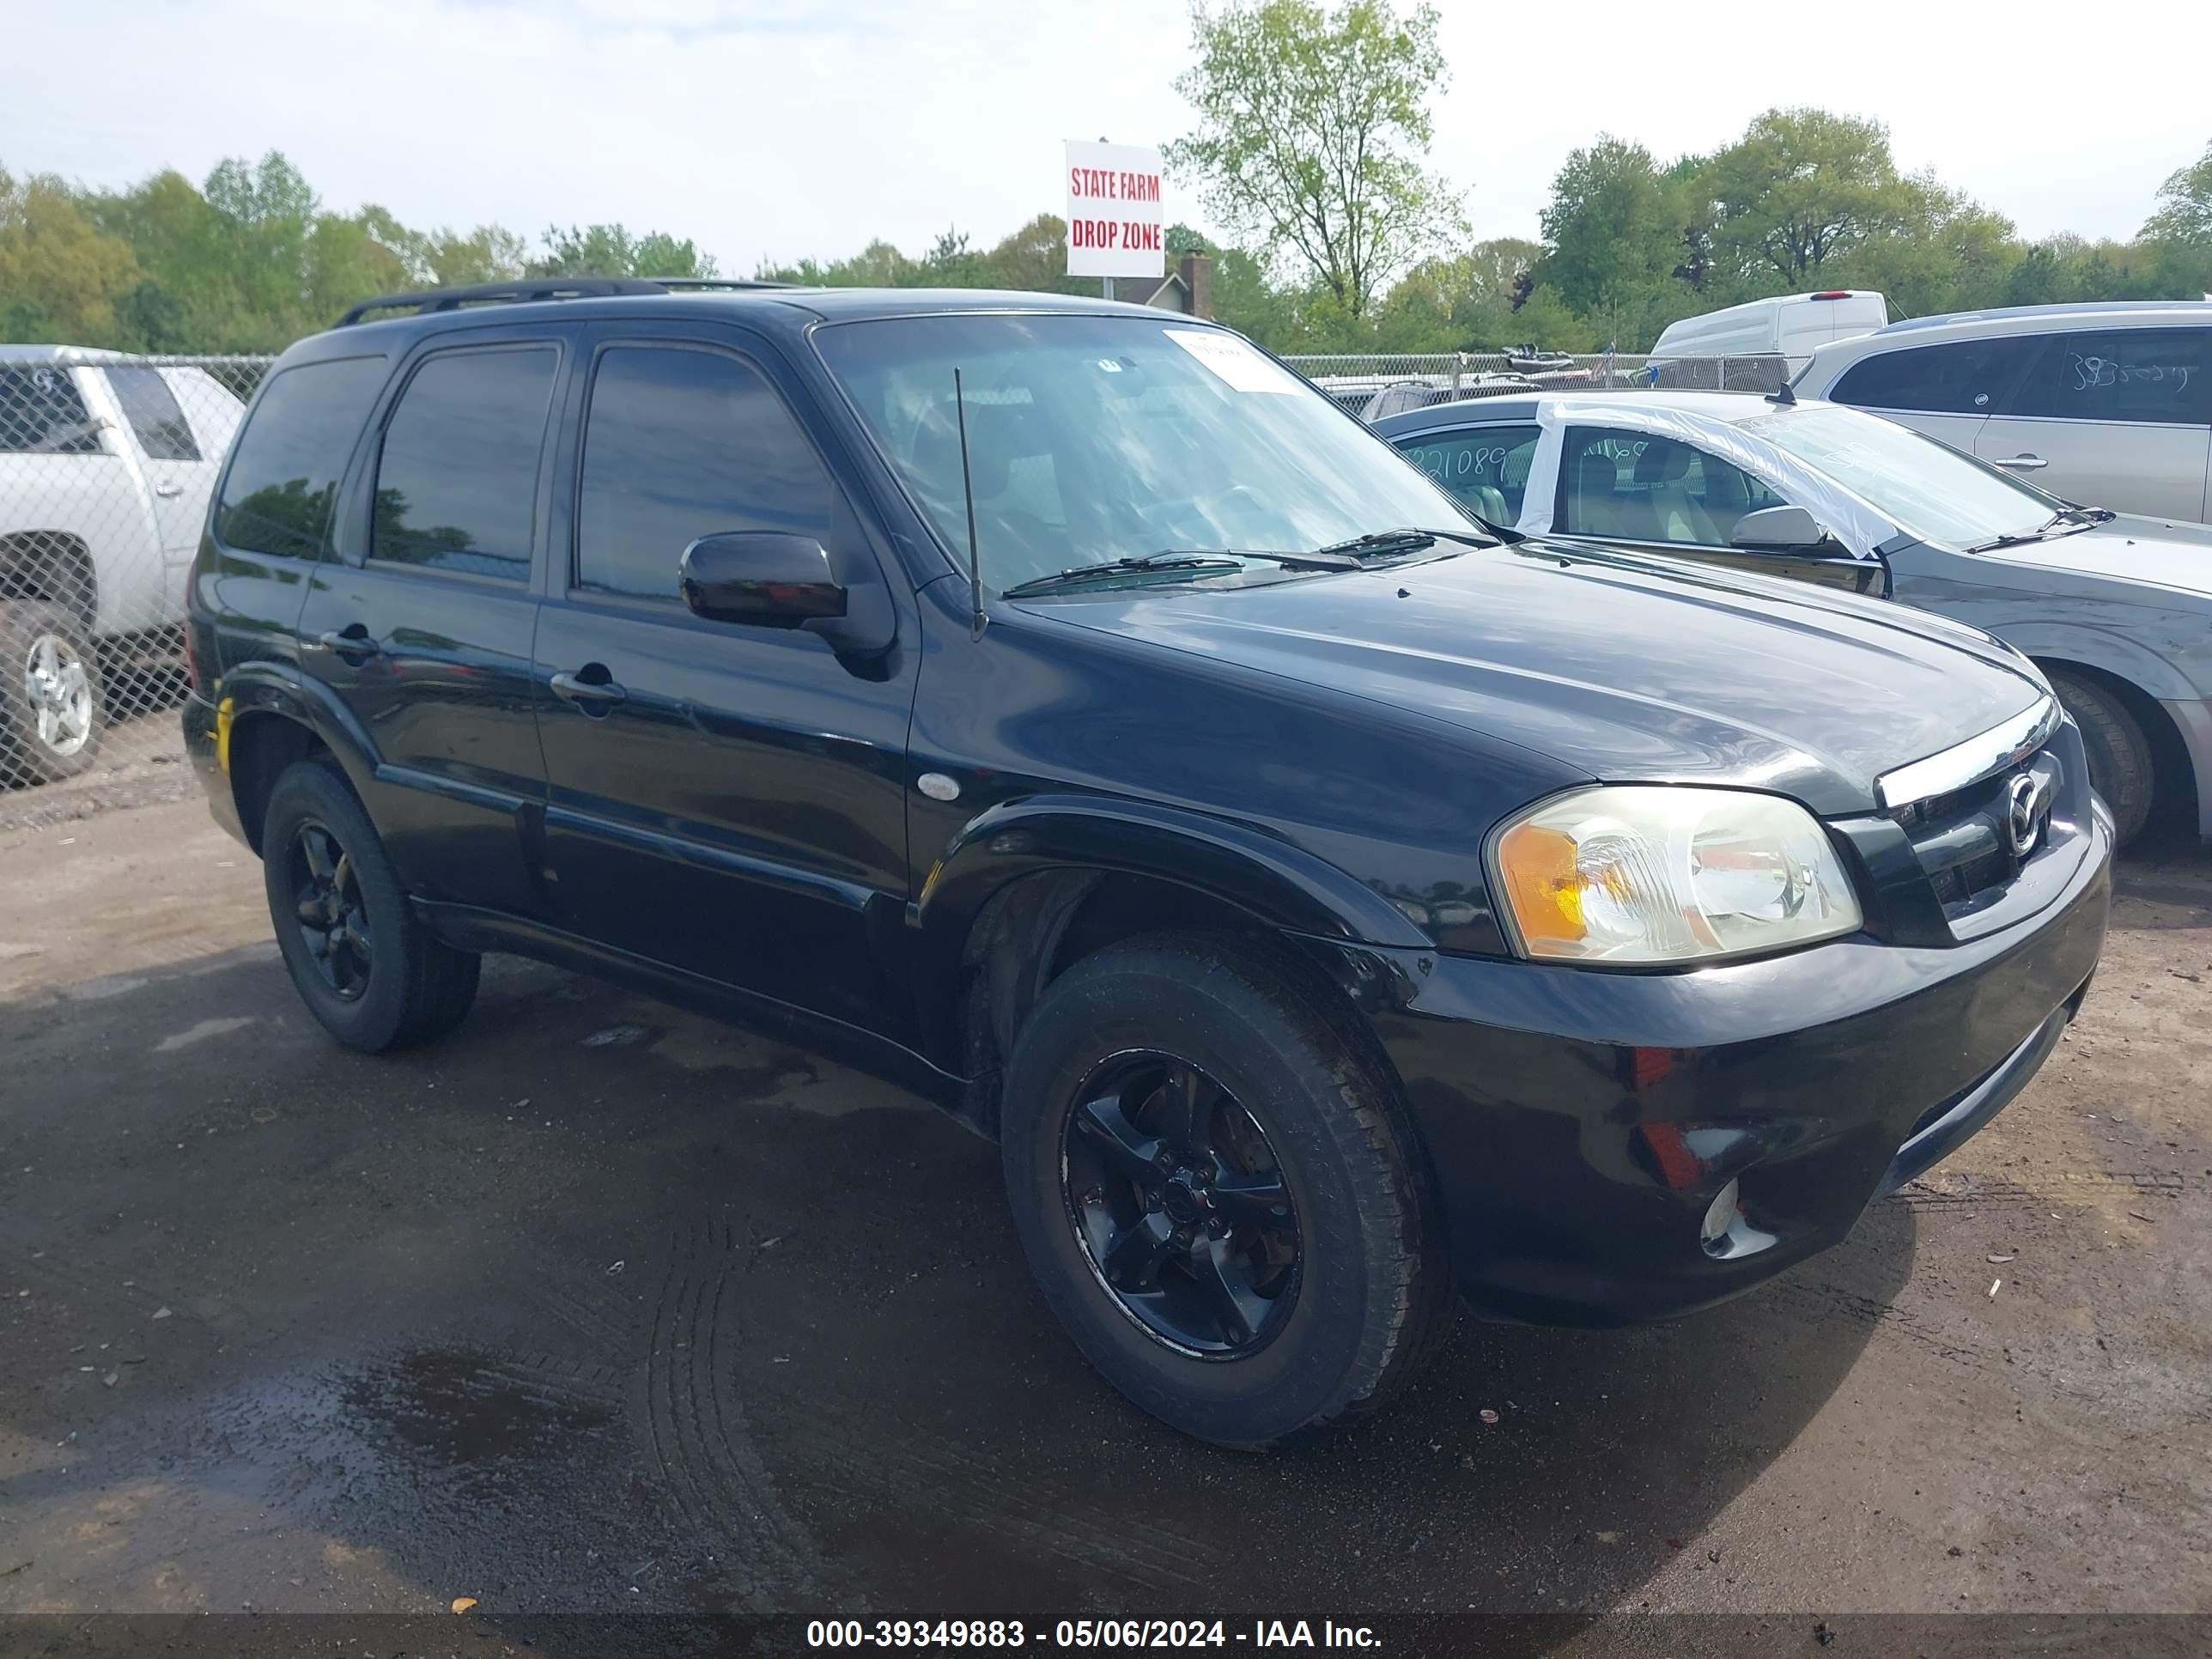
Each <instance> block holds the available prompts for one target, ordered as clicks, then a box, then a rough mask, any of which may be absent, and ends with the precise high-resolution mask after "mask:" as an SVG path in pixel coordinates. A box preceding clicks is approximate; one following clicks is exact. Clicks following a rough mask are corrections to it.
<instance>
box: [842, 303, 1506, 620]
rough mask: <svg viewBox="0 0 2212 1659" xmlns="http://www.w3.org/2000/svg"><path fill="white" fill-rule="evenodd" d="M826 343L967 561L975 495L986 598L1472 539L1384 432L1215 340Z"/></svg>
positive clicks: (1105, 334)
mask: <svg viewBox="0 0 2212 1659" xmlns="http://www.w3.org/2000/svg"><path fill="white" fill-rule="evenodd" d="M814 339H815V342H816V344H817V349H819V350H820V352H821V354H822V356H823V360H824V362H827V364H828V365H829V369H830V371H831V372H832V374H835V375H836V378H837V380H838V382H839V383H840V385H841V386H842V387H843V388H844V390H845V392H846V393H847V395H848V397H849V398H851V400H852V402H853V404H854V407H855V408H856V409H857V410H858V411H859V413H860V419H861V421H862V422H864V423H865V424H866V426H867V427H868V428H869V430H870V432H871V434H872V436H873V437H874V439H875V441H876V443H877V445H878V447H879V448H880V449H881V450H882V452H883V453H884V457H885V459H887V460H888V461H889V462H890V465H891V467H892V469H893V470H894V471H896V473H897V474H898V476H899V477H900V479H901V481H902V483H904V485H905V486H906V488H907V490H908V494H909V495H912V497H913V498H914V500H915V502H916V504H917V505H918V506H919V507H921V510H922V512H923V513H925V514H926V515H927V518H928V519H929V520H930V522H931V524H932V525H933V527H934V528H935V530H936V531H937V532H938V535H939V538H941V540H942V541H943V543H944V544H945V547H947V548H948V549H950V550H952V551H953V552H954V554H955V555H956V556H957V557H958V559H959V562H960V563H961V564H962V565H963V566H964V565H965V564H966V562H967V551H968V520H967V501H968V499H969V490H970V489H971V488H972V492H973V499H974V501H975V541H976V550H977V558H978V562H980V564H981V568H982V576H983V583H984V586H986V587H989V588H994V589H999V590H1004V589H1006V588H1008V587H1012V586H1016V585H1017V584H1018V583H1021V582H1024V581H1029V580H1035V579H1036V578H1038V577H1042V576H1046V575H1049V574H1053V573H1054V572H1057V571H1061V570H1066V569H1068V568H1073V567H1075V566H1079V565H1091V564H1098V563H1104V562H1109V561H1112V560H1115V559H1121V558H1132V557H1142V556H1146V555H1149V554H1154V553H1183V552H1194V551H1195V552H1205V553H1215V554H1222V555H1225V556H1234V555H1235V554H1237V552H1238V551H1239V550H1250V551H1253V552H1261V551H1267V552H1281V551H1290V552H1311V551H1312V550H1315V549H1316V548H1317V547H1322V546H1327V545H1328V544H1333V543H1337V542H1341V541H1346V540H1348V539H1350V538H1354V537H1357V536H1361V535H1364V534H1366V533H1369V532H1373V531H1377V530H1385V529H1395V528H1398V527H1401V526H1407V527H1419V526H1430V527H1441V528H1445V529H1449V530H1453V531H1455V532H1460V533H1462V534H1473V533H1479V532H1477V530H1476V526H1474V525H1472V524H1470V523H1469V522H1468V520H1467V518H1466V516H1465V515H1464V514H1463V513H1461V512H1459V511H1458V509H1457V508H1456V507H1455V506H1454V505H1453V503H1452V501H1451V498H1450V497H1449V495H1446V494H1445V493H1444V492H1443V491H1442V490H1441V489H1438V488H1437V486H1436V485H1435V484H1433V483H1431V482H1430V481H1429V480H1428V479H1426V478H1425V477H1421V476H1420V475H1419V473H1417V472H1416V471H1413V469H1412V468H1410V467H1408V466H1407V465H1404V464H1403V463H1402V462H1401V460H1400V459H1398V457H1396V456H1395V455H1394V454H1392V453H1391V452H1390V449H1389V446H1388V445H1387V444H1386V443H1385V442H1383V441H1382V440H1380V439H1379V438H1377V437H1376V435H1374V434H1373V433H1371V432H1370V431H1368V430H1367V429H1366V428H1364V427H1362V426H1360V425H1358V423H1357V422H1352V421H1349V420H1346V418H1345V416H1343V414H1342V413H1341V412H1340V411H1339V410H1337V409H1335V408H1334V407H1333V406H1332V405H1331V404H1330V403H1329V401H1328V398H1326V397H1324V396H1323V395H1322V393H1321V392H1318V391H1316V389H1315V388H1314V387H1313V386H1310V385H1309V384H1307V383H1306V382H1305V381H1304V380H1300V379H1299V378H1298V377H1297V376H1296V375H1294V374H1291V373H1290V372H1289V371H1288V370H1286V369H1284V368H1280V367H1279V366H1278V365H1277V364H1275V363H1274V362H1272V361H1270V360H1269V359H1268V358H1267V357H1266V356H1263V355H1262V354H1261V353H1260V352H1259V351H1258V350H1256V349H1254V348H1252V347H1251V346H1249V345H1247V344H1246V343H1244V342H1243V340H1242V339H1240V338H1239V337H1237V336H1235V335H1233V334H1230V333H1228V332H1226V331H1223V330H1220V329H1213V328H1204V327H1194V326H1192V325H1188V323H1184V322H1182V321H1181V320H1180V319H1164V320H1161V321H1158V322H1155V321H1153V320H1152V319H1139V318H1132V317H1114V316H1086V315H1083V314H1080V313H1049V314H1043V315H1036V314H1030V315H1006V314H1003V313H1001V314H994V315H981V314H975V315H961V316H936V317H896V318H884V319H872V320H869V321H866V322H852V323H841V324H836V325H830V326H827V327H823V328H818V329H817V330H816V331H815V335H814ZM955 368H957V369H958V370H959V371H960V376H961V406H960V407H956V405H955V401H954V396H953V379H952V374H953V370H954V369H955ZM963 412H964V414H965V416H966V427H967V440H968V441H967V460H968V465H967V469H966V477H965V478H964V479H963V471H962V466H961V441H960V430H961V422H960V416H961V415H962V414H963ZM1246 572H1249V573H1252V579H1253V580H1261V579H1273V578H1274V577H1276V576H1277V575H1278V574H1280V572H1279V567H1277V566H1274V565H1273V564H1270V563H1268V562H1265V561H1261V560H1256V559H1255V560H1252V561H1249V562H1244V561H1235V562H1234V563H1233V564H1232V567H1231V570H1230V571H1229V573H1228V574H1229V576H1230V577H1231V578H1233V579H1235V580H1239V581H1241V580H1244V574H1243V573H1246ZM1176 579H1177V580H1180V579H1181V578H1176ZM1109 580H1119V578H1109ZM1128 580H1132V581H1141V580H1150V578H1147V577H1146V576H1143V575H1140V574H1134V573H1132V574H1130V575H1129V577H1128Z"/></svg>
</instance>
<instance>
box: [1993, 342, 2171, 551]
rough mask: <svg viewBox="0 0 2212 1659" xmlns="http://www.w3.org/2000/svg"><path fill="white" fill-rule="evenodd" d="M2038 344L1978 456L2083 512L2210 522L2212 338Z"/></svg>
mask: <svg viewBox="0 0 2212 1659" xmlns="http://www.w3.org/2000/svg"><path fill="white" fill-rule="evenodd" d="M2039 345H2040V346H2041V348H2042V349H2041V350H2040V351H2039V353H2038V355H2037V356H2036V358H2035V360H2034V362H2033V366H2032V367H2031V368H2030V369H2029V371H2028V373H2027V374H2026V375H2025V376H2024V377H2023V379H2022V380H2021V384H2020V385H2019V386H2018V387H2016V388H2015V391H2014V392H2013V394H2012V396H2011V397H2010V398H2008V400H2007V401H2006V403H2005V404H2004V406H2003V407H2002V409H2000V410H1998V412H1997V413H1996V415H1995V416H1993V417H1992V418H1991V419H1990V422H1989V423H1988V424H1987V425H1986V426H1985V427H1984V428H1982V430H1981V432H1980V433H1979V434H1978V436H1977V437H1976V439H1975V441H1974V453H1976V454H1977V455H1979V456H1980V457H1981V458H1982V459H1984V460H1986V461H1991V462H1994V463H1995V464H1996V465H1999V466H2002V467H2005V468H2007V469H2008V470H2011V471H2017V472H2018V473H2019V474H2020V476H2021V477H2023V478H2025V479H2027V481H2028V482H2029V483H2033V484H2036V485H2038V486H2039V487H2041V488H2042V489H2048V490H2050V491H2051V492H2052V493H2053V494H2055V495H2063V496H2064V497H2066V499H2067V500H2069V501H2080V502H2081V503H2083V504H2084V505H2085V506H2089V507H2112V508H2114V509H2116V510H2118V511H2119V512H2122V513H2151V514H2154V515H2156V516H2159V517H2162V518H2172V519H2191V520H2196V519H2202V518H2203V517H2204V516H2205V513H2206V511H2207V501H2206V498H2205V485H2206V475H2207V469H2208V466H2209V465H2212V328H2130V329H2120V328H2108V329H2094V330H2081V331H2075V332H2074V333H2071V334H2063V335H2053V336H2050V337H2045V338H2043V339H2042V340H2040V341H2039Z"/></svg>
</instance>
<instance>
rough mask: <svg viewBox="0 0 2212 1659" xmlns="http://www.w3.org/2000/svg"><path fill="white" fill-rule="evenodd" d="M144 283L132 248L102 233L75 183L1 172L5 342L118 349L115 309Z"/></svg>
mask: <svg viewBox="0 0 2212 1659" xmlns="http://www.w3.org/2000/svg"><path fill="white" fill-rule="evenodd" d="M139 282H140V276H139V271H138V262H137V260H136V259H135V258H132V257H131V246H130V244H129V243H127V242H125V241H124V240H121V239H120V238H118V237H114V236H109V235H105V234H102V233H101V232H100V228H99V227H98V226H96V225H94V223H93V222H92V221H91V220H90V219H88V218H87V217H86V216H85V215H84V214H83V213H82V212H81V211H80V210H78V208H77V205H76V203H75V202H74V201H73V200H72V199H71V198H70V191H69V187H68V185H64V183H63V182H62V181H61V180H60V179H57V178H54V177H53V176H52V175H51V174H40V175H34V176H33V177H31V178H27V179H21V180H18V179H15V177H14V176H13V175H11V174H10V173H9V172H8V170H7V169H6V168H4V167H0V339H9V340H34V339H43V340H46V341H48V342H52V343H58V344H64V345H109V344H114V343H118V341H117V338H116V336H117V331H118V325H117V315H116V308H117V307H118V305H120V304H122V303H123V302H124V301H125V300H126V299H127V297H128V296H129V295H130V294H131V291H132V290H133V289H137V286H138V285H139Z"/></svg>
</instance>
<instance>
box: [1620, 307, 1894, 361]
mask: <svg viewBox="0 0 2212 1659" xmlns="http://www.w3.org/2000/svg"><path fill="white" fill-rule="evenodd" d="M1888 322H1889V302H1888V301H1886V300H1885V299H1883V298H1882V296H1881V295H1879V294H1876V293H1874V292H1873V291H1871V290H1870V289H1850V288H1832V289H1822V290H1821V291H1820V293H1818V294H1778V295H1774V296H1773V297H1772V298H1771V299H1765V300H1747V301H1744V303H1743V304H1741V305H1740V306H1729V307H1726V308H1725V309H1724V310H1721V311H1709V312H1707V313H1705V315H1704V316H1702V317H1685V318H1684V319H1682V320H1681V321H1680V322H1679V323H1669V324H1668V325H1667V327H1666V329H1665V330H1664V331H1662V333H1661V334H1660V336H1659V343H1658V344H1656V345H1655V346H1653V347H1652V348H1651V355H1650V361H1651V362H1654V363H1657V362H1662V361H1664V360H1666V359H1668V358H1682V357H1780V358H1782V359H1784V362H1787V364H1788V365H1789V367H1788V370H1787V374H1796V372H1797V371H1798V370H1799V369H1801V368H1804V367H1805V365H1806V363H1807V362H1809V361H1810V360H1811V358H1812V356H1813V353H1814V349H1816V348H1817V347H1820V346H1824V345H1826V344H1828V343H1830V342H1832V341H1835V340H1850V339H1856V338H1857V337H1858V336H1860V335H1862V334H1871V333H1873V332H1874V331H1875V330H1876V329H1878V328H1882V327H1886V326H1887V325H1888ZM1785 378H1786V375H1785Z"/></svg>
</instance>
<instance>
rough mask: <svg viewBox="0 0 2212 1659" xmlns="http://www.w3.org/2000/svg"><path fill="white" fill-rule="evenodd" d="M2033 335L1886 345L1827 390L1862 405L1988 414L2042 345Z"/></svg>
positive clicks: (1932, 412)
mask: <svg viewBox="0 0 2212 1659" xmlns="http://www.w3.org/2000/svg"><path fill="white" fill-rule="evenodd" d="M2042 346H2043V341H2042V340H2041V339H2040V338H2039V337H2036V336H2033V335H2012V336H2008V337H2006V338H2003V339H1999V340H1953V341H1949V342H1947V343H1944V344H1942V345H1927V346H1916V347H1914V348H1912V349H1911V350H1908V351H1885V352H1883V353H1882V354H1881V356H1879V357H1869V358H1867V359H1866V360H1865V361H1863V362H1859V363H1856V364H1854V365H1853V366H1852V367H1851V368H1848V369H1846V370H1844V377H1843V379H1841V380H1838V381H1837V382H1836V389H1835V390H1834V391H1833V392H1830V393H1829V394H1828V396H1829V397H1830V398H1832V399H1833V400H1834V401H1835V402H1837V403H1839V404H1856V405H1857V406H1858V407H1859V408H1861V409H1910V410H1922V411H1924V412H1925V413H1928V414H1930V415H1988V414H1991V413H1993V412H1994V411H1995V409H1996V405H1997V404H1999V403H2000V402H2002V400H2003V398H2004V396H2005V394H2006V393H2007V392H2009V391H2010V390H2011V389H2012V387H2013V386H2015V384H2016V383H2017V382H2018V381H2019V380H2020V377H2021V371H2022V370H2024V369H2025V368H2027V363H2028V361H2029V359H2030V358H2032V357H2033V356H2034V355H2035V354H2036V353H2037V352H2038V351H2039V350H2040V349H2042Z"/></svg>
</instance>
